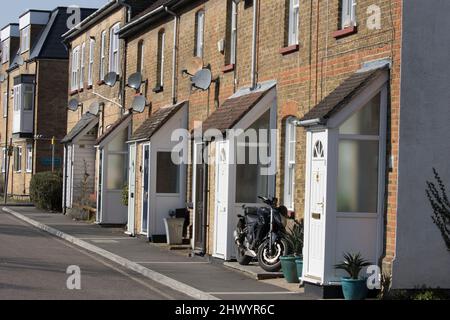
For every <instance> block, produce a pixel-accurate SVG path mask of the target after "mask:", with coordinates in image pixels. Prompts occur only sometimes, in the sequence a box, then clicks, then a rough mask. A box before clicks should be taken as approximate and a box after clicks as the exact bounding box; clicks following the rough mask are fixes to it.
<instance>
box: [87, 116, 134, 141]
mask: <svg viewBox="0 0 450 320" xmlns="http://www.w3.org/2000/svg"><path fill="white" fill-rule="evenodd" d="M129 120H131V113H129V114H127V115H125V116H123V117H121V118H120V119H119V120H117V121H116V122H114V123H113V124H112V125H111V126H109V128H108V129H106V130H105V132H103V134H102V135H100V137H98V138H97V140H96V141H95V145H99V144H101V143H102V142H103V140H105V139H106V138H107V137H108V136H109V135H110V134H111V133H113V132H114V131H115V130H116V129H117V128H118V127H120V125H121V124H122V123H124V122H126V121H129Z"/></svg>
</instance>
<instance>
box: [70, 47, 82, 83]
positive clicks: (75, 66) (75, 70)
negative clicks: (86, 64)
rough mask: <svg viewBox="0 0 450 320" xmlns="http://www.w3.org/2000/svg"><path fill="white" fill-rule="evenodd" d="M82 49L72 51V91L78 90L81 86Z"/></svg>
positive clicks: (77, 48)
mask: <svg viewBox="0 0 450 320" xmlns="http://www.w3.org/2000/svg"><path fill="white" fill-rule="evenodd" d="M79 59H80V47H75V48H74V49H73V50H72V72H71V78H70V79H71V80H70V89H71V90H72V91H75V90H78V85H79V80H78V77H79V64H80V60H79Z"/></svg>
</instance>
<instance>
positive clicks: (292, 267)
mask: <svg viewBox="0 0 450 320" xmlns="http://www.w3.org/2000/svg"><path fill="white" fill-rule="evenodd" d="M297 259H299V257H296V256H284V257H280V260H281V269H282V271H283V275H284V278H285V279H286V281H287V282H288V283H299V282H300V281H299V280H298V276H297V266H296V263H295V260H297Z"/></svg>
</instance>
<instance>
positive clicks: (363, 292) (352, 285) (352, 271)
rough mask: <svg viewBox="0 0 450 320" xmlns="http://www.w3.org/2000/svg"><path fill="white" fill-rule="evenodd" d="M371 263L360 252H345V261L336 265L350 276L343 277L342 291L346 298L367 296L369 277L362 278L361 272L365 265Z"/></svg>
mask: <svg viewBox="0 0 450 320" xmlns="http://www.w3.org/2000/svg"><path fill="white" fill-rule="evenodd" d="M370 265H371V263H370V262H368V261H367V260H365V259H364V258H362V256H361V254H360V253H357V254H352V253H345V254H344V261H342V263H340V264H337V265H335V266H334V267H335V268H336V269H338V270H344V271H346V272H347V273H348V274H349V277H342V278H341V284H342V292H343V294H344V298H345V300H364V299H365V298H366V297H367V293H368V289H367V283H366V282H367V279H366V278H360V276H359V274H360V273H361V270H362V269H363V268H364V267H367V266H370Z"/></svg>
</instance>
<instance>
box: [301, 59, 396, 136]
mask: <svg viewBox="0 0 450 320" xmlns="http://www.w3.org/2000/svg"><path fill="white" fill-rule="evenodd" d="M388 70H389V66H388V65H386V66H383V67H380V68H376V69H371V70H364V69H361V70H360V71H357V72H355V73H354V74H352V75H351V76H350V77H349V78H347V79H346V80H345V81H344V82H342V84H341V85H339V86H338V87H337V88H336V89H335V90H334V91H333V92H331V93H330V94H329V95H328V96H327V97H326V98H325V99H323V100H322V101H321V102H320V103H319V104H317V105H316V106H315V107H313V108H312V109H311V110H310V111H309V112H307V113H306V114H305V115H304V116H303V118H301V119H300V123H299V124H300V125H301V126H303V127H309V126H314V125H325V124H326V123H327V121H328V119H330V118H331V117H332V116H333V115H335V114H337V113H338V112H339V111H341V110H342V109H344V107H345V106H347V105H348V104H349V102H350V101H351V100H353V99H354V98H355V97H357V96H358V95H360V94H361V93H362V92H363V91H364V90H365V89H367V88H368V87H369V86H370V85H371V84H372V83H373V82H374V81H376V80H378V79H379V78H380V77H381V76H382V75H383V74H384V73H386V72H387V71H388Z"/></svg>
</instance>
